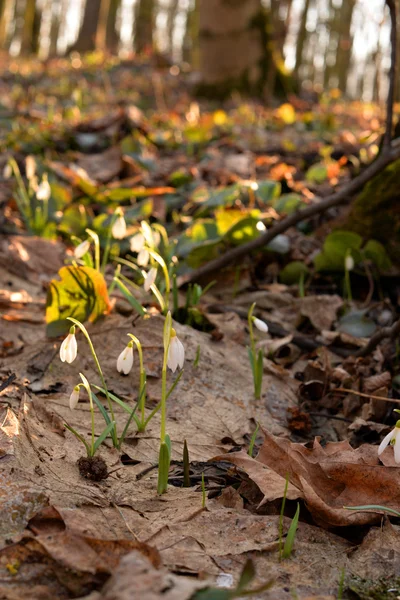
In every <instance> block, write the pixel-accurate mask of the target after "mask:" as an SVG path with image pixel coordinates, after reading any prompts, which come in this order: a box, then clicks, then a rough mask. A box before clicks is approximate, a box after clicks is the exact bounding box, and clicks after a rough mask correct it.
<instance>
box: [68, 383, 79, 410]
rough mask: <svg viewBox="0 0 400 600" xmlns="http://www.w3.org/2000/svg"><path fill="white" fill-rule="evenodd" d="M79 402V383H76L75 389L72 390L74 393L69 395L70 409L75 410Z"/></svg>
mask: <svg viewBox="0 0 400 600" xmlns="http://www.w3.org/2000/svg"><path fill="white" fill-rule="evenodd" d="M78 402H79V385H76V386H75V387H74V389H73V390H72V394H71V395H70V397H69V407H70V409H71V410H74V408H76V406H77V404H78Z"/></svg>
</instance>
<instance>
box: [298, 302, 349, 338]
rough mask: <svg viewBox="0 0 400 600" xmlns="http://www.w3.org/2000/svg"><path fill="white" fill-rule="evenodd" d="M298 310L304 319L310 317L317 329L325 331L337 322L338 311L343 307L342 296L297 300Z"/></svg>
mask: <svg viewBox="0 0 400 600" xmlns="http://www.w3.org/2000/svg"><path fill="white" fill-rule="evenodd" d="M296 305H297V310H298V311H299V313H300V314H301V315H302V316H303V317H308V318H309V319H310V321H311V323H312V324H313V325H314V327H315V329H317V330H318V331H324V330H329V329H331V327H332V325H333V323H334V322H335V321H336V316H337V311H338V310H339V308H341V307H342V306H343V299H342V298H340V296H333V295H332V296H324V295H322V296H306V297H305V298H297V299H296Z"/></svg>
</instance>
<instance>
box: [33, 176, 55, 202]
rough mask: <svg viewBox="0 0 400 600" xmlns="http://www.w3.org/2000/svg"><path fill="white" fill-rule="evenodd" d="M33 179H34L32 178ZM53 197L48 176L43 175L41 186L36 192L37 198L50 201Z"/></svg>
mask: <svg viewBox="0 0 400 600" xmlns="http://www.w3.org/2000/svg"><path fill="white" fill-rule="evenodd" d="M32 179H33V178H32ZM50 196H51V187H50V184H49V182H48V181H47V175H43V179H42V182H41V184H40V185H39V187H38V189H37V191H36V198H37V199H38V200H48V199H49V198H50Z"/></svg>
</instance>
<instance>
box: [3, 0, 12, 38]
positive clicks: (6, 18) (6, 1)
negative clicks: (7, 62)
mask: <svg viewBox="0 0 400 600" xmlns="http://www.w3.org/2000/svg"><path fill="white" fill-rule="evenodd" d="M11 4H12V0H1V3H0V48H1V49H2V50H5V48H6V40H7V30H8V24H9V22H10V14H11V8H12V7H11Z"/></svg>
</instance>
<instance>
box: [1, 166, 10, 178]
mask: <svg viewBox="0 0 400 600" xmlns="http://www.w3.org/2000/svg"><path fill="white" fill-rule="evenodd" d="M11 175H12V168H11V165H10V164H9V163H7V164H6V166H5V167H4V169H3V179H10V177H11Z"/></svg>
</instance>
